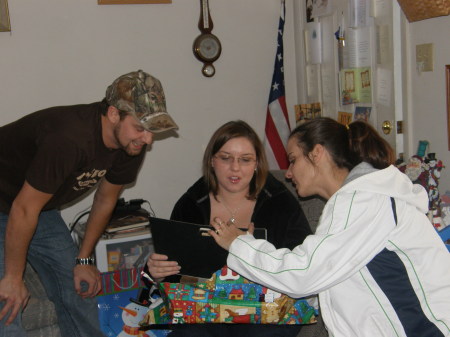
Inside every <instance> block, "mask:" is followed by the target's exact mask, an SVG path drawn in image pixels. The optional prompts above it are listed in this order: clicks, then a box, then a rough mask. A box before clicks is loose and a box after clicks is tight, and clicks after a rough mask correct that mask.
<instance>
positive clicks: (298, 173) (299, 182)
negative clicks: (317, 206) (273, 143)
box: [286, 138, 317, 197]
mask: <svg viewBox="0 0 450 337" xmlns="http://www.w3.org/2000/svg"><path fill="white" fill-rule="evenodd" d="M287 153H288V160H289V163H290V164H289V168H288V170H287V172H286V178H288V179H292V182H293V183H294V184H295V188H296V190H297V194H298V195H299V196H301V197H308V196H311V195H314V194H317V188H316V184H315V180H316V179H315V178H316V167H315V166H314V164H313V163H312V162H311V161H310V160H309V158H307V157H306V156H305V155H304V154H303V150H302V149H301V148H299V147H298V145H297V140H296V139H294V138H291V139H289V141H288V144H287Z"/></svg>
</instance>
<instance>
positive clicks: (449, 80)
mask: <svg viewBox="0 0 450 337" xmlns="http://www.w3.org/2000/svg"><path fill="white" fill-rule="evenodd" d="M445 82H446V93H447V138H448V149H449V150H450V64H447V65H446V66H445Z"/></svg>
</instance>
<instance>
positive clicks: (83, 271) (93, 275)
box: [73, 265, 102, 298]
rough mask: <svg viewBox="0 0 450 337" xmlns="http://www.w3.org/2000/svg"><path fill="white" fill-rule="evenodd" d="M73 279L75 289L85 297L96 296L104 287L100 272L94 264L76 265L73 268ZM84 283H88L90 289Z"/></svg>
mask: <svg viewBox="0 0 450 337" xmlns="http://www.w3.org/2000/svg"><path fill="white" fill-rule="evenodd" d="M73 281H74V284H75V291H76V292H77V294H78V295H80V296H81V297H83V298H87V297H94V296H95V295H97V294H98V293H99V292H100V290H101V289H102V283H101V280H100V272H99V271H98V269H97V267H95V266H92V265H76V266H75V268H74V269H73ZM82 283H85V284H87V285H88V289H85V288H86V287H85V285H83V284H82Z"/></svg>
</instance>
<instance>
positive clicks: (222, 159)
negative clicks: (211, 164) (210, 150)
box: [214, 154, 256, 166]
mask: <svg viewBox="0 0 450 337" xmlns="http://www.w3.org/2000/svg"><path fill="white" fill-rule="evenodd" d="M214 158H216V159H217V161H218V162H219V163H220V164H222V165H231V164H233V163H234V162H235V161H236V160H237V162H238V164H239V165H240V166H249V165H252V164H254V163H255V162H256V159H255V158H253V157H250V156H243V157H234V156H230V155H227V154H216V155H215V156H214Z"/></svg>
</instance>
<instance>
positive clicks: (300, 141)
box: [289, 117, 395, 170]
mask: <svg viewBox="0 0 450 337" xmlns="http://www.w3.org/2000/svg"><path fill="white" fill-rule="evenodd" d="M289 138H290V139H291V138H293V139H296V141H297V145H298V146H299V147H300V148H301V149H302V150H303V154H304V155H305V157H306V158H309V157H308V154H309V153H310V152H311V151H312V150H313V149H314V146H316V145H317V144H320V145H322V146H323V147H325V148H326V149H327V151H328V153H329V154H330V156H331V158H332V159H333V161H334V162H335V164H336V166H337V167H339V168H347V169H348V170H351V169H353V167H355V166H356V165H358V164H359V163H361V162H363V161H365V162H368V163H370V164H371V165H372V166H373V167H375V168H377V169H383V168H386V167H388V166H389V165H390V164H392V163H393V162H394V161H395V157H394V152H393V150H392V148H391V146H390V145H389V144H388V143H387V142H386V141H385V140H384V139H383V138H382V137H381V136H380V135H379V134H378V133H377V131H376V130H375V129H374V128H373V127H372V126H370V124H368V123H365V122H361V121H357V122H353V123H351V124H349V125H348V126H345V125H342V124H340V123H338V122H337V121H335V120H334V119H331V118H328V117H319V118H315V119H312V120H311V121H308V122H306V123H304V124H301V125H300V126H298V127H296V128H295V129H294V130H293V131H292V132H291V135H290V136H289Z"/></svg>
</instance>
